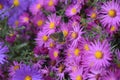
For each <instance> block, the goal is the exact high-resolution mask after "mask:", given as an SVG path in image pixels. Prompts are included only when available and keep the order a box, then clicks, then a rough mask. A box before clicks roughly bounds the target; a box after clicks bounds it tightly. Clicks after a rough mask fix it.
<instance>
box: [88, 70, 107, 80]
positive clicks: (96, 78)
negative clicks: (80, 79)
mask: <svg viewBox="0 0 120 80" xmlns="http://www.w3.org/2000/svg"><path fill="white" fill-rule="evenodd" d="M105 74H106V71H105V70H95V69H90V72H89V73H88V74H87V77H88V80H102V78H103V76H104V75H105Z"/></svg>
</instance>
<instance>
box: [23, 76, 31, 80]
mask: <svg viewBox="0 0 120 80" xmlns="http://www.w3.org/2000/svg"><path fill="white" fill-rule="evenodd" d="M24 80H32V77H31V76H26V77H25V79H24Z"/></svg>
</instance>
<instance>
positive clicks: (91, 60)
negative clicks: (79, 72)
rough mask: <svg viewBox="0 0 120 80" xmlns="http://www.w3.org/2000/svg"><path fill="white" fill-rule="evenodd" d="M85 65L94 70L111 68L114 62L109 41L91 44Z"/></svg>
mask: <svg viewBox="0 0 120 80" xmlns="http://www.w3.org/2000/svg"><path fill="white" fill-rule="evenodd" d="M89 47H90V50H89V51H88V54H87V55H86V61H85V63H86V64H87V65H88V66H89V67H92V68H95V69H102V67H104V68H105V67H108V66H110V61H111V60H112V58H111V57H112V56H111V49H110V45H109V43H108V41H107V40H104V41H103V42H100V41H94V42H92V43H91V44H90V46H89Z"/></svg>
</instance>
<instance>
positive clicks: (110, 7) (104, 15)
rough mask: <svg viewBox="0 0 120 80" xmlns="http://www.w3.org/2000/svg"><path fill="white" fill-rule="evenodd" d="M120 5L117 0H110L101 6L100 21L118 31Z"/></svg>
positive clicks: (111, 29)
mask: <svg viewBox="0 0 120 80" xmlns="http://www.w3.org/2000/svg"><path fill="white" fill-rule="evenodd" d="M119 18H120V5H119V3H118V2H117V1H114V0H112V1H108V2H105V3H104V4H103V5H102V6H101V11H100V22H101V23H102V25H103V26H104V27H107V28H108V29H109V30H110V31H116V30H117V29H118V26H119V24H120V20H119Z"/></svg>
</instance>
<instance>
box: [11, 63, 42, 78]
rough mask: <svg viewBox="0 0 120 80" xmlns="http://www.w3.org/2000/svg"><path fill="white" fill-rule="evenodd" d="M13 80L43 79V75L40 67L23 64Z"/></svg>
mask: <svg viewBox="0 0 120 80" xmlns="http://www.w3.org/2000/svg"><path fill="white" fill-rule="evenodd" d="M12 80H42V75H41V73H40V72H39V71H38V69H35V68H34V67H31V66H27V65H22V66H21V68H20V69H19V70H17V71H16V72H15V74H14V76H13V78H12Z"/></svg>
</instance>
